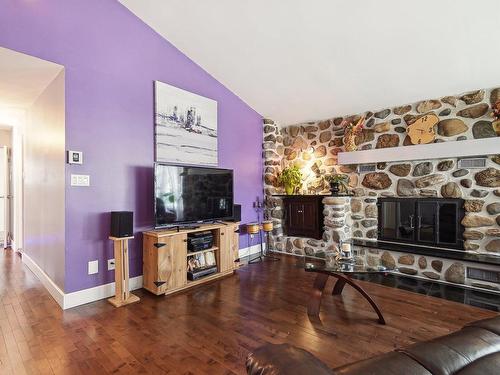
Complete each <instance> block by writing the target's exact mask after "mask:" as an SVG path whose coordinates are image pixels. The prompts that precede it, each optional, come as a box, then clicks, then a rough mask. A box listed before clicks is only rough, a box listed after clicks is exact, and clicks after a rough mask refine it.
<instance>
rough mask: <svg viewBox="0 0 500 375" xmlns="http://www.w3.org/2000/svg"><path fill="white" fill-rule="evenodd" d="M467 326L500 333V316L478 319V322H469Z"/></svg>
mask: <svg viewBox="0 0 500 375" xmlns="http://www.w3.org/2000/svg"><path fill="white" fill-rule="evenodd" d="M466 327H478V328H484V329H486V330H488V331H491V332H493V333H496V334H497V335H500V316H495V317H494V318H489V319H483V320H478V321H476V322H472V323H470V324H467V325H466Z"/></svg>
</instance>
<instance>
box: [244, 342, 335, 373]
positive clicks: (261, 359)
mask: <svg viewBox="0 0 500 375" xmlns="http://www.w3.org/2000/svg"><path fill="white" fill-rule="evenodd" d="M246 366H247V373H248V374H249V375H309V374H314V375H332V374H333V372H332V370H330V369H329V368H328V367H327V366H326V365H325V364H324V363H323V362H321V361H320V360H319V359H318V358H316V357H315V356H314V355H312V354H311V353H309V352H308V351H306V350H304V349H300V348H297V347H294V346H291V345H288V344H279V345H277V344H266V345H264V346H261V347H260V348H258V349H257V350H255V351H254V352H253V353H252V354H250V355H249V356H248V357H247V362H246Z"/></svg>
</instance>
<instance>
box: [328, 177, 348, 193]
mask: <svg viewBox="0 0 500 375" xmlns="http://www.w3.org/2000/svg"><path fill="white" fill-rule="evenodd" d="M348 179H349V177H348V176H347V175H345V174H331V175H328V176H326V177H325V180H326V181H328V182H329V183H330V191H331V193H332V194H333V195H338V194H339V193H340V188H342V190H343V191H344V192H346V193H347V185H346V184H347V180H348Z"/></svg>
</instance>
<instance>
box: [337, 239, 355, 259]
mask: <svg viewBox="0 0 500 375" xmlns="http://www.w3.org/2000/svg"><path fill="white" fill-rule="evenodd" d="M339 251H340V259H341V260H342V261H352V260H353V259H354V256H353V248H352V239H351V238H349V239H345V240H340V241H339Z"/></svg>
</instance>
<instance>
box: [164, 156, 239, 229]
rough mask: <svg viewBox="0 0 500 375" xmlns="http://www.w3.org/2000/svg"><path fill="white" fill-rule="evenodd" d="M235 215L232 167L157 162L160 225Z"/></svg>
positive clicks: (220, 218) (225, 217)
mask: <svg viewBox="0 0 500 375" xmlns="http://www.w3.org/2000/svg"><path fill="white" fill-rule="evenodd" d="M232 216H233V171H232V170H230V169H220V168H206V167H190V166H178V165H167V164H155V218H156V227H157V228H161V227H164V226H167V225H171V224H179V223H193V222H201V221H210V220H222V219H228V218H231V217H232Z"/></svg>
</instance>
